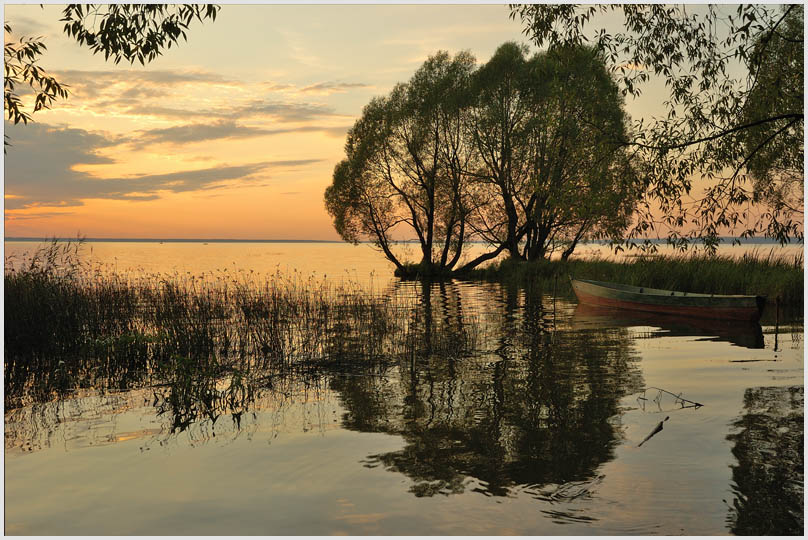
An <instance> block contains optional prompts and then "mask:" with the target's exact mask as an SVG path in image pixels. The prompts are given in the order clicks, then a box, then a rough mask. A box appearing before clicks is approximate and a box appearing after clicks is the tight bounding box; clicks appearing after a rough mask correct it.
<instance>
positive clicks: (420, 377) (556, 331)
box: [5, 244, 804, 535]
mask: <svg viewBox="0 0 808 540" xmlns="http://www.w3.org/2000/svg"><path fill="white" fill-rule="evenodd" d="M99 245H100V244H97V245H95V246H93V253H94V254H98V252H99V248H98V246H99ZM158 246H159V247H155V246H134V247H131V248H130V247H129V246H120V245H118V246H104V249H109V250H110V251H109V252H106V255H105V257H108V256H109V254H111V253H115V255H114V257H117V258H118V264H119V265H125V266H126V267H127V268H130V269H135V270H132V271H136V269H137V268H138V267H141V268H146V267H147V265H149V264H151V265H152V266H150V267H148V269H149V271H157V272H160V271H165V270H166V269H167V268H172V267H173V266H168V267H166V266H160V264H164V265H174V264H179V265H180V266H179V269H180V270H182V268H183V267H182V266H181V265H182V264H191V263H188V261H189V260H190V261H193V265H194V268H195V269H201V268H203V267H204V268H210V269H212V270H215V269H216V268H220V266H218V267H217V266H216V264H219V263H222V264H223V263H228V264H229V259H230V258H233V259H234V263H235V266H236V267H241V268H253V269H255V270H256V271H258V270H265V271H267V272H268V273H271V272H272V271H274V270H273V269H272V265H273V264H275V265H277V264H278V262H277V261H278V260H281V259H277V258H275V259H273V258H272V257H274V256H270V255H269V254H268V252H272V251H271V250H273V249H277V250H280V249H284V250H290V251H289V252H291V251H294V250H298V249H299V250H300V254H302V253H308V255H307V257H306V258H305V259H301V260H305V261H307V262H306V263H305V265H309V266H303V267H302V268H301V270H300V271H301V272H307V271H309V270H308V269H311V271H317V272H321V273H322V274H327V275H329V276H336V275H339V274H338V270H337V269H336V268H338V267H344V268H355V269H356V273H357V274H359V273H360V272H364V273H368V272H370V271H373V270H374V269H376V270H377V271H379V273H381V272H380V269H379V266H380V264H379V262H378V259H377V255H376V254H375V253H373V252H372V251H370V250H369V249H368V252H369V255H368V256H367V257H365V256H364V255H363V256H357V258H356V260H355V261H354V262H353V263H348V262H344V261H343V262H339V259H338V254H339V253H348V249H352V248H353V247H352V246H341V245H339V244H332V245H329V246H333V249H332V247H325V248H323V250H322V251H320V250H312V249H311V248H310V247H305V246H304V247H300V246H292V247H290V246H266V245H257V246H255V247H254V249H253V247H249V248H246V249H245V248H244V247H243V246H239V247H238V248H236V247H232V246H219V247H217V246H216V245H214V244H211V245H208V246H196V247H195V248H194V249H190V248H188V251H183V249H185V246H183V247H182V248H180V247H178V246H169V247H170V248H171V249H172V252H171V253H173V254H172V255H171V257H168V258H163V259H158V258H157V257H156V256H154V255H153V254H154V253H155V252H156V251H157V250H160V249H165V246H167V244H164V245H162V246H160V245H158ZM360 247H362V246H360ZM175 248H176V249H175ZM7 249H8V245H7ZM240 249H244V250H245V251H244V255H243V257H242V258H239V257H241V256H240V255H238V253H239V251H238V250H240ZM306 249H308V250H309V251H305V250H306ZM116 250H117V251H116ZM205 250H208V251H213V252H214V253H213V254H211V253H205ZM216 250H218V251H216ZM341 250H345V251H341ZM272 253H274V252H272ZM284 253H287V252H284ZM298 255H299V254H297V252H295V255H294V257H297V256H298ZM289 256H290V257H291V255H289ZM300 256H302V255H300ZM339 256H341V255H339ZM202 260H207V261H208V262H207V263H204V264H208V265H209V266H207V267H205V266H203V265H202V263H200V262H199V261H202ZM155 261H162V262H160V263H159V264H158V262H155ZM167 261H168V262H167ZM182 261H185V263H182ZM255 261H263V262H262V263H261V264H262V265H263V266H261V268H254V267H257V266H260V265H258V264H255ZM351 265H353V266H351ZM332 268H334V270H332ZM284 271H286V270H284ZM377 286H378V288H379V289H380V291H381V292H382V293H383V294H387V295H395V296H398V297H406V298H409V299H412V300H413V301H414V302H413V303H412V305H413V306H414V307H413V311H412V312H410V313H407V314H405V315H403V316H406V317H407V318H408V321H407V324H408V328H409V329H410V331H411V335H412V340H413V342H412V343H413V345H412V348H411V349H407V350H408V351H409V353H408V354H391V355H390V356H389V358H386V359H384V361H382V362H378V363H374V364H373V366H355V365H342V366H332V367H329V368H324V369H318V370H313V371H300V372H294V373H288V374H285V375H282V374H274V375H272V376H271V377H267V378H261V377H257V378H256V379H255V380H254V381H252V386H250V388H249V392H244V393H242V394H238V395H236V396H231V399H229V400H223V401H221V402H216V403H220V406H216V407H213V409H211V408H208V409H206V408H205V402H206V399H208V398H209V397H210V395H211V394H209V393H207V394H197V393H194V392H189V391H188V390H187V388H185V387H184V386H180V385H178V383H177V382H176V381H175V382H173V383H172V382H170V381H169V382H167V381H154V380H149V379H148V378H147V377H144V376H143V375H142V374H140V373H139V372H138V373H135V372H130V371H127V370H125V369H122V370H120V371H115V372H109V374H108V377H109V378H108V379H107V381H106V383H105V384H98V385H96V388H82V389H81V390H76V391H75V392H70V393H68V394H66V395H60V396H59V397H58V399H54V400H51V401H47V402H37V403H29V404H27V405H25V406H24V407H20V408H14V409H8V408H7V409H6V411H5V452H6V457H5V526H6V532H7V533H9V534H82V535H84V534H221V535H231V534H262V535H269V534H489V535H493V534H564V535H567V534H587V535H589V534H727V533H735V534H766V533H792V534H798V533H801V532H802V528H803V513H802V512H803V510H802V508H803V408H804V405H803V388H804V385H803V377H804V375H803V353H804V348H803V347H804V346H803V340H802V337H803V327H802V321H801V320H798V321H783V320H780V321H777V322H778V324H777V327H776V328H775V321H773V320H768V319H767V320H766V321H764V323H765V324H764V325H763V326H762V327H755V326H735V325H726V324H724V325H721V324H718V325H716V324H705V323H694V321H688V320H681V319H675V318H655V317H653V316H648V315H639V316H638V315H632V314H629V313H627V312H612V311H602V310H593V309H591V308H590V309H587V308H586V307H585V306H577V305H576V302H575V300H574V299H573V298H567V297H559V298H553V297H552V295H551V294H549V293H548V292H547V291H539V290H524V289H521V288H510V287H503V286H500V285H497V284H490V283H483V284H481V283H457V282H452V283H442V284H434V285H431V286H427V285H421V284H416V283H407V282H398V281H395V280H390V281H388V277H387V275H385V277H384V283H383V284H379V283H378V282H377ZM408 335H409V334H408ZM7 382H8V381H7ZM226 387H227V381H212V382H211V384H210V385H209V386H207V387H206V388H208V390H210V391H211V392H214V393H215V391H220V392H224V390H225V388H226ZM109 388H126V390H123V391H111V390H109ZM658 389H664V390H667V391H669V392H672V393H673V394H674V396H672V395H670V394H667V393H665V392H661V391H660V390H658ZM675 396H679V398H677V397H675ZM693 402H697V403H699V404H702V406H699V407H695V406H693ZM180 408H182V410H180ZM205 411H207V412H205ZM666 417H668V420H667V421H665V422H664V429H663V430H662V431H661V432H659V433H657V434H656V435H654V436H653V437H652V438H651V439H649V440H648V441H647V442H645V443H644V444H643V445H642V446H641V447H638V444H639V443H640V442H641V441H642V440H643V439H644V438H645V437H646V436H647V435H648V434H649V433H650V432H651V431H652V430H653V429H654V427H655V426H656V425H657V424H658V423H659V422H660V421H662V420H663V419H664V418H666Z"/></svg>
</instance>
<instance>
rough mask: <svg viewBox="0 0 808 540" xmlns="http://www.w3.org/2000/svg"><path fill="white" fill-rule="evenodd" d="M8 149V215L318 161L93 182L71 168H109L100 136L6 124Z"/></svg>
mask: <svg viewBox="0 0 808 540" xmlns="http://www.w3.org/2000/svg"><path fill="white" fill-rule="evenodd" d="M5 127H6V133H8V134H10V135H11V140H12V144H13V145H14V146H13V147H12V148H10V149H9V151H8V154H7V155H6V161H5V188H6V193H7V194H9V195H11V196H12V197H11V198H7V199H6V201H5V202H6V208H7V209H9V210H15V209H23V208H32V207H38V206H47V207H52V206H80V205H82V204H83V202H82V201H83V200H84V199H116V200H130V201H145V200H153V199H156V198H159V197H160V196H161V193H162V192H173V193H179V192H187V191H200V190H209V189H214V188H218V187H222V186H223V185H225V184H226V183H233V182H235V183H238V184H248V183H249V184H252V183H254V182H256V181H260V180H261V179H265V178H266V173H267V171H269V170H273V169H296V168H300V167H305V166H308V165H311V164H313V163H317V162H319V161H322V160H320V159H300V160H279V161H265V162H260V163H247V164H241V165H215V166H211V167H207V168H204V169H194V170H183V171H175V172H171V173H165V174H142V175H131V176H125V177H112V178H99V177H96V176H93V175H91V174H89V173H86V172H82V171H78V170H76V169H75V166H76V165H80V164H100V163H114V162H115V161H114V160H112V159H110V158H108V157H106V156H103V155H101V154H99V151H100V150H102V149H104V148H108V147H112V146H116V145H118V144H119V143H120V140H119V139H117V138H114V137H109V136H107V135H105V134H102V133H91V132H88V131H85V130H81V129H71V128H61V127H55V126H48V125H46V124H31V125H29V126H24V127H20V126H13V125H11V124H9V123H6V126H5Z"/></svg>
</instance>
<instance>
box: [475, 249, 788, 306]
mask: <svg viewBox="0 0 808 540" xmlns="http://www.w3.org/2000/svg"><path fill="white" fill-rule="evenodd" d="M568 276H572V277H575V278H581V279H594V280H599V281H611V282H615V283H625V284H628V285H638V286H644V287H653V288H658V289H671V290H680V291H688V292H697V293H711V294H754V295H764V296H767V297H768V298H769V300H770V301H772V302H774V301H775V299H776V298H779V299H780V303H781V304H782V305H787V306H791V307H795V308H796V307H801V306H802V305H803V258H802V255H799V256H796V257H793V258H788V257H784V256H776V255H774V254H772V253H769V254H761V253H758V252H750V253H747V254H745V255H744V256H743V257H741V258H739V259H733V258H731V257H726V256H716V255H707V254H689V255H688V254H684V255H658V256H641V257H636V258H635V259H633V260H630V261H623V262H616V261H611V260H606V259H599V258H596V259H571V260H567V261H560V260H553V261H551V260H541V261H536V262H521V261H513V260H510V259H506V260H503V261H501V262H499V263H496V264H494V265H491V266H489V267H486V268H483V269H480V270H476V271H473V272H471V273H469V274H468V275H467V276H465V277H464V279H478V280H480V279H481V280H490V281H500V282H504V283H517V284H523V285H528V284H531V285H540V286H542V287H543V288H544V289H545V290H553V287H557V290H558V291H559V292H571V287H570V283H569V278H568Z"/></svg>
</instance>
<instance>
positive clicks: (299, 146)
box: [4, 5, 661, 240]
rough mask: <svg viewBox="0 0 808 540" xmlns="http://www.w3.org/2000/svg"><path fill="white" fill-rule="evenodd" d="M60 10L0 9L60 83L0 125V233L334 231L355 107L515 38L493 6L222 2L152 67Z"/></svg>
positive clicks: (634, 108) (637, 111) (504, 12)
mask: <svg viewBox="0 0 808 540" xmlns="http://www.w3.org/2000/svg"><path fill="white" fill-rule="evenodd" d="M60 13H61V10H60V8H59V7H58V6H55V5H47V6H45V7H44V9H43V8H40V7H39V6H38V5H6V6H5V20H6V21H7V22H8V23H10V24H11V25H12V29H13V31H14V34H13V35H12V36H11V37H14V38H19V37H20V36H21V35H25V36H32V35H33V36H43V39H44V41H45V42H46V44H47V46H48V52H47V53H46V54H45V55H44V57H43V58H42V60H41V62H40V64H41V66H42V67H44V68H46V69H47V70H49V71H50V72H52V73H53V74H54V75H56V76H57V78H58V79H59V80H60V81H62V82H64V83H66V84H68V85H69V86H70V89H71V96H70V98H69V99H68V100H66V101H60V102H58V103H57V104H56V105H55V106H54V107H53V109H52V110H50V111H45V112H39V113H36V114H35V115H34V118H35V120H36V122H35V123H34V124H31V125H28V126H11V125H9V124H8V123H6V124H5V130H6V134H7V135H9V136H10V137H11V144H12V145H13V146H12V147H11V148H10V149H9V150H8V153H7V154H6V156H5V163H4V188H5V199H4V202H5V220H4V224H5V236H74V235H75V234H77V233H81V234H83V235H85V236H88V237H123V238H127V237H129V238H143V237H146V238H148V237H151V238H168V237H186V238H245V239H324V240H338V239H339V236H338V235H337V234H336V232H335V231H334V229H333V226H332V224H331V219H330V217H329V216H328V214H327V213H326V211H325V208H324V206H323V192H324V190H325V188H326V187H327V186H328V185H329V183H330V181H331V173H332V171H333V167H334V165H335V164H336V163H337V162H338V161H339V160H340V159H342V157H343V149H342V148H343V144H344V141H345V134H346V132H347V130H348V128H349V127H350V126H351V125H352V124H353V122H354V120H355V119H356V118H357V116H358V115H359V114H360V113H361V110H362V107H363V106H364V105H365V104H366V103H367V102H368V101H369V100H370V99H371V98H372V97H373V96H375V95H380V94H385V93H387V92H389V91H390V89H391V88H392V87H393V85H394V84H395V83H397V82H400V81H405V80H407V79H409V77H410V76H411V75H412V73H413V72H414V71H415V69H416V68H417V67H418V66H419V65H420V64H421V63H422V62H423V61H424V60H425V59H426V58H427V56H428V55H430V54H433V53H434V52H436V51H438V50H440V49H444V50H448V51H450V52H451V53H455V52H458V51H460V50H464V49H468V50H470V51H471V52H472V53H473V54H474V55H475V56H476V57H477V59H478V61H480V62H484V61H486V60H487V59H488V58H489V57H490V56H491V54H492V53H493V52H494V50H495V49H496V47H497V46H499V45H500V44H501V43H503V42H505V41H509V40H515V41H521V42H526V41H525V39H524V37H523V35H522V34H521V30H522V27H521V25H520V23H518V22H516V21H511V20H510V19H509V17H508V8H507V7H505V6H482V5H477V6H403V5H399V6H391V5H388V6H362V5H359V6H310V5H309V6H280V5H274V6H273V5H268V6H267V5H263V6H261V5H224V6H223V7H222V10H221V12H220V14H219V16H218V18H217V20H216V22H215V23H205V24H204V25H200V24H198V23H197V24H195V25H194V26H192V28H191V30H190V31H189V41H188V42H187V43H181V44H180V46H179V48H172V49H170V50H168V51H167V52H166V54H165V55H164V56H162V57H160V58H158V59H157V60H156V61H154V62H152V63H151V64H148V65H147V66H145V67H140V66H136V67H135V66H124V65H119V66H115V65H114V64H112V63H106V62H104V60H103V57H102V56H93V55H92V54H91V52H90V51H89V50H88V49H86V48H82V47H80V46H78V45H77V44H76V43H75V42H73V41H71V40H69V39H68V38H66V37H65V36H64V34H63V33H62V30H61V24H60V23H59V18H60ZM8 38H9V36H6V39H8ZM660 97H661V96H660V94H659V93H655V92H647V93H646V95H644V96H643V97H642V98H640V99H639V100H637V101H633V102H631V103H629V104H628V110H629V113H630V114H631V115H632V116H633V117H635V118H637V117H639V116H643V115H645V114H648V113H649V111H653V112H656V111H658V110H660V109H659V104H658V103H657V101H658V100H659V98H660ZM655 100H656V101H655Z"/></svg>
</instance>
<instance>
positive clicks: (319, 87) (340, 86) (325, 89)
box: [300, 81, 373, 95]
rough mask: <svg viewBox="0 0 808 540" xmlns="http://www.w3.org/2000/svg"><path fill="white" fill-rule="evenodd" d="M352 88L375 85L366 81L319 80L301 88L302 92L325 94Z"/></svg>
mask: <svg viewBox="0 0 808 540" xmlns="http://www.w3.org/2000/svg"><path fill="white" fill-rule="evenodd" d="M351 88H373V86H371V85H369V84H365V83H339V82H329V81H326V82H319V83H316V84H311V85H309V86H304V87H303V88H301V89H300V92H301V93H304V94H306V93H312V94H324V95H330V94H334V93H336V92H346V91H348V90H349V89H351Z"/></svg>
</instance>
